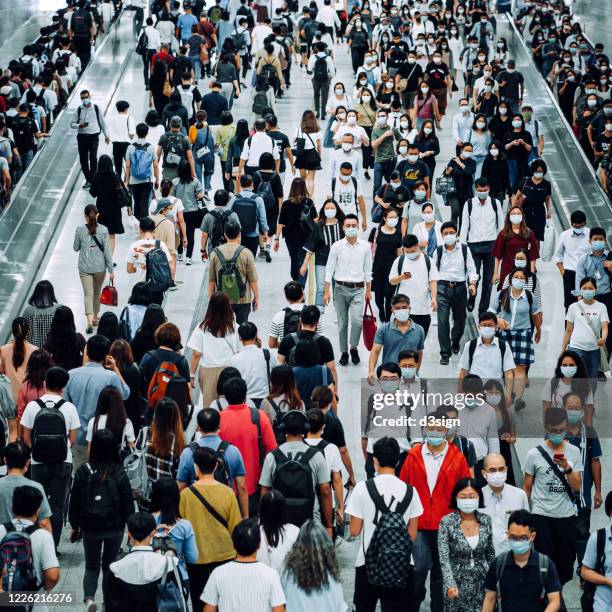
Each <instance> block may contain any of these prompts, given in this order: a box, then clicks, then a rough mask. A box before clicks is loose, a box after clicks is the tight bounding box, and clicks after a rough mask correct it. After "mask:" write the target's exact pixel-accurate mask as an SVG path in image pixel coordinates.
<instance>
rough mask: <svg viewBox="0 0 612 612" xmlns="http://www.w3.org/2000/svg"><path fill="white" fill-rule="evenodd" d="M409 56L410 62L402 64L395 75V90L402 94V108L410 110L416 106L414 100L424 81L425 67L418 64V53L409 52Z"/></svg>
mask: <svg viewBox="0 0 612 612" xmlns="http://www.w3.org/2000/svg"><path fill="white" fill-rule="evenodd" d="M398 38H399V34H398ZM407 56H408V61H403V62H402V63H401V65H400V66H399V68H398V71H397V74H396V75H395V88H396V90H397V91H399V92H400V93H401V97H402V106H403V107H404V108H407V109H410V108H412V107H413V105H414V99H415V98H416V96H417V93H418V91H419V86H420V84H421V81H422V80H423V67H422V66H421V65H420V64H419V63H418V62H417V54H416V51H414V50H410V51H408V53H407Z"/></svg>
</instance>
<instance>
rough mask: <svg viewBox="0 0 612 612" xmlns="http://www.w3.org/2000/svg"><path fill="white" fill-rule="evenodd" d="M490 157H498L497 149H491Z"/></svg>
mask: <svg viewBox="0 0 612 612" xmlns="http://www.w3.org/2000/svg"><path fill="white" fill-rule="evenodd" d="M491 155H492V156H493V157H497V156H498V155H499V149H491Z"/></svg>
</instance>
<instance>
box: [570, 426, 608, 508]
mask: <svg viewBox="0 0 612 612" xmlns="http://www.w3.org/2000/svg"><path fill="white" fill-rule="evenodd" d="M567 441H568V442H569V443H570V444H573V445H574V446H575V447H576V448H577V449H578V450H579V451H580V459H581V461H582V468H583V471H582V484H581V487H580V506H581V507H582V508H590V507H591V488H592V487H593V471H592V469H591V461H592V460H593V459H598V458H599V457H601V456H602V454H603V453H602V451H601V444H600V442H599V437H598V436H597V432H596V431H595V430H594V429H593V428H592V427H588V428H586V427H585V426H584V425H582V426H581V427H580V431H579V432H578V434H577V435H576V436H575V437H572V436H571V434H570V433H569V432H568V434H567Z"/></svg>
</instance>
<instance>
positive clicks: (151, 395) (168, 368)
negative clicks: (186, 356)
mask: <svg viewBox="0 0 612 612" xmlns="http://www.w3.org/2000/svg"><path fill="white" fill-rule="evenodd" d="M174 378H180V379H182V376H181V375H180V374H179V371H178V368H177V367H176V363H172V361H162V362H161V363H160V364H159V365H158V366H157V367H156V368H155V372H153V376H152V377H151V382H150V383H149V390H148V391H147V401H148V402H149V408H151V409H153V408H155V406H157V402H159V400H161V399H163V398H164V397H166V390H167V389H168V384H169V383H170V381H171V380H172V379H174Z"/></svg>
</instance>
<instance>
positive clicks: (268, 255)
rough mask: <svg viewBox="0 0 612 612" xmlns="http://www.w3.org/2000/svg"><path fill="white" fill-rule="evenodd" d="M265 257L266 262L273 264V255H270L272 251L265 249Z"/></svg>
mask: <svg viewBox="0 0 612 612" xmlns="http://www.w3.org/2000/svg"><path fill="white" fill-rule="evenodd" d="M264 257H265V258H266V262H268V263H272V255H270V249H265V251H264Z"/></svg>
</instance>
